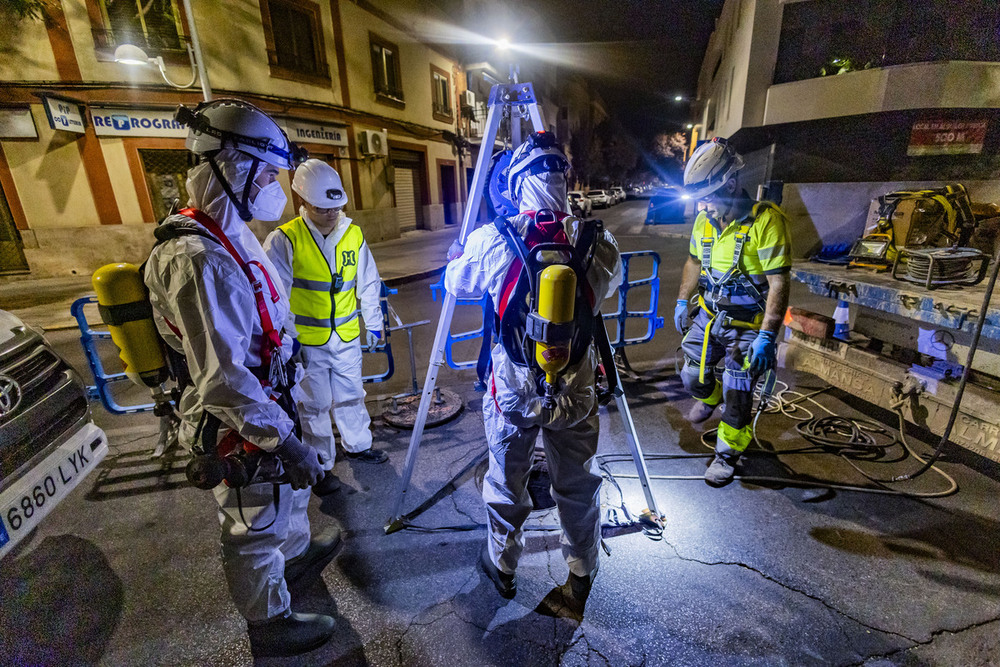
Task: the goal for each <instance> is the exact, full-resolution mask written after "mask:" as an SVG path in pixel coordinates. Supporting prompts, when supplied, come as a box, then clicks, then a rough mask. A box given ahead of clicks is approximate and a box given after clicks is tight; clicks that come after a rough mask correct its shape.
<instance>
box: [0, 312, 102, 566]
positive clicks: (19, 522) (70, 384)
mask: <svg viewBox="0 0 1000 667" xmlns="http://www.w3.org/2000/svg"><path fill="white" fill-rule="evenodd" d="M107 453H108V438H107V436H106V435H105V434H104V431H102V430H101V429H100V428H98V427H97V426H96V425H95V424H94V422H93V421H91V418H90V406H89V404H88V402H87V389H86V386H85V385H84V383H83V380H82V379H81V378H80V376H79V375H78V374H77V372H76V371H75V370H73V369H72V368H71V367H70V366H69V364H67V363H66V361H65V360H64V359H63V358H62V357H60V356H59V355H58V354H57V353H56V352H55V350H54V349H53V348H52V347H51V346H50V345H49V343H48V342H47V341H46V340H45V338H44V337H43V336H42V334H41V333H40V332H38V331H37V330H35V329H33V328H32V327H29V326H27V325H25V324H24V322H22V321H21V320H19V319H18V318H17V317H15V316H14V315H12V314H11V313H8V312H7V311H5V310H0V558H3V557H4V556H5V555H6V554H7V553H9V552H10V551H11V550H12V549H13V548H14V547H15V546H16V545H17V544H18V543H19V542H21V541H22V540H23V539H24V538H25V537H26V536H28V535H29V534H30V533H31V531H32V530H33V529H34V528H35V527H36V526H38V524H39V523H40V522H41V521H42V519H44V518H45V516H46V515H47V514H48V513H49V512H50V511H51V510H52V508H53V507H55V506H56V505H58V504H59V502H61V501H62V500H63V499H64V498H65V497H66V495H67V494H69V492H70V491H72V490H73V489H74V488H75V487H76V486H77V485H78V484H79V483H80V482H81V481H82V480H83V478H84V477H86V476H87V475H88V474H90V473H91V472H92V471H93V470H94V469H95V468H96V467H97V465H98V464H99V463H100V462H101V461H102V460H103V459H104V457H105V456H106V455H107Z"/></svg>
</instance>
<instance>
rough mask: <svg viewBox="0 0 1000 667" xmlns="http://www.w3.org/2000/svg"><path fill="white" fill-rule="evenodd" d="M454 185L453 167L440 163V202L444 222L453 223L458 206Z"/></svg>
mask: <svg viewBox="0 0 1000 667" xmlns="http://www.w3.org/2000/svg"><path fill="white" fill-rule="evenodd" d="M456 189H457V186H456V185H455V167H453V166H452V165H448V164H443V165H441V203H442V204H444V224H446V225H453V224H455V212H456V211H457V210H458V207H457V206H456V205H455V204H456V203H457V202H458V196H457V194H456Z"/></svg>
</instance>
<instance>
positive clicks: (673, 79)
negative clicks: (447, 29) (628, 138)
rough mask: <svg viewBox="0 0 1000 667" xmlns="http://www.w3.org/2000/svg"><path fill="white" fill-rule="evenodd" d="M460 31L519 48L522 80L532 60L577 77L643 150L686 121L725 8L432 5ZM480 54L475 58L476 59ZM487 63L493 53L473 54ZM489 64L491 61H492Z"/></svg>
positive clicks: (651, 2) (688, 1)
mask: <svg viewBox="0 0 1000 667" xmlns="http://www.w3.org/2000/svg"><path fill="white" fill-rule="evenodd" d="M436 4H438V5H439V6H441V7H442V8H444V9H445V10H446V11H447V12H448V14H449V15H450V16H451V17H453V19H454V20H455V21H456V23H457V24H458V25H461V26H463V27H465V28H467V29H468V30H470V31H475V32H477V33H479V34H482V35H486V36H488V37H494V38H496V37H499V36H500V35H505V36H507V37H508V38H509V40H510V41H511V42H512V43H515V44H523V45H524V48H523V49H517V50H515V51H514V53H513V57H514V58H515V59H516V60H517V62H519V63H520V64H521V67H522V74H523V76H522V79H527V78H530V70H531V68H532V58H533V57H540V58H541V59H542V60H544V61H547V62H550V63H552V62H555V63H557V64H559V65H560V66H561V67H569V68H573V69H577V70H579V71H580V72H581V73H583V74H584V75H586V76H587V78H588V79H589V80H590V81H591V82H592V83H593V84H595V86H596V88H597V90H598V92H599V93H600V94H601V95H602V97H603V98H604V100H605V103H606V104H607V107H608V111H609V112H610V113H611V115H612V116H614V117H615V118H616V119H618V120H619V121H621V122H622V124H623V125H624V126H625V128H626V129H627V130H628V131H630V132H631V133H633V135H634V136H635V137H636V139H639V140H640V141H642V142H644V140H646V139H648V138H649V137H650V136H651V135H652V134H655V133H656V132H659V131H663V130H678V129H681V128H682V127H683V124H685V123H687V122H688V120H689V115H690V114H689V106H688V102H687V101H685V102H682V103H678V102H675V101H674V96H675V95H683V96H685V98H688V99H690V98H692V97H694V95H695V93H696V88H697V82H698V70H699V68H700V66H701V61H702V58H703V56H704V53H705V48H706V46H707V44H708V38H709V36H710V35H711V34H712V30H713V29H714V27H715V19H716V18H717V17H718V15H719V13H720V12H721V11H722V6H723V4H724V0H672V1H671V0H624V1H623V0H532V1H531V2H514V1H512V0H511V1H508V2H506V3H504V2H497V0H438V1H437V3H436ZM477 50H478V52H479V54H475V52H476V51H477ZM471 51H472V52H473V54H474V55H473V57H476V55H479V56H480V57H482V58H483V59H486V58H490V53H491V51H492V49H487V48H486V47H482V48H479V49H476V48H475V47H473V48H472V49H471ZM490 59H491V60H493V59H492V58H490Z"/></svg>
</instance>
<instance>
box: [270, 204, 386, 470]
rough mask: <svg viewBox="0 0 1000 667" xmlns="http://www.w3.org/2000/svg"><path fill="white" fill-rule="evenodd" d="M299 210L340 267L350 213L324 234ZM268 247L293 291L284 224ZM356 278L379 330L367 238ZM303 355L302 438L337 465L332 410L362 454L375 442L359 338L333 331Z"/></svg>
mask: <svg viewBox="0 0 1000 667" xmlns="http://www.w3.org/2000/svg"><path fill="white" fill-rule="evenodd" d="M299 215H301V216H302V219H303V220H304V221H305V223H306V227H307V228H308V229H309V232H310V233H311V234H312V236H313V239H314V240H315V241H316V245H317V247H319V249H320V250H321V251H322V252H323V256H324V257H326V259H327V261H328V262H330V264H331V266H336V262H337V260H336V251H337V243H339V242H340V239H341V238H343V236H344V234H345V233H346V232H347V229H348V227H350V225H351V222H352V220H351V218H349V217H347V216H346V215H344V213H343V212H341V214H340V219H339V220H338V221H337V226H336V227H334V229H333V231H332V232H331V233H330V234H329V235H327V236H326V238H324V237H323V235H322V234H320V232H319V231H318V230H317V229H316V225H315V224H314V223H313V222H312V220H310V219H309V215H308V214H307V212H306V209H305V207H304V206H303V207H300V208H299ZM264 250H265V252H267V256H268V257H269V258H270V259H271V261H272V262H273V263H274V266H275V268H276V269H277V271H278V276H280V278H281V282H282V283H283V284H284V285H285V287H286V288H287V289H288V290H291V286H292V250H293V249H292V242H291V241H290V240H289V238H288V237H287V236H286V235H285V234H284V233H283V232H282V231H281V230H280V229H276V230H274V231H273V232H271V234H270V235H269V236H268V237H267V239H265V241H264ZM356 281H357V283H356V287H355V289H356V293H357V295H358V298H359V299H360V300H361V317H362V319H363V320H364V323H365V329H366V330H367V331H370V332H372V333H379V334H380V335H381V332H382V308H381V306H380V305H379V297H380V296H381V292H382V278H381V277H379V274H378V268H377V267H376V266H375V258H374V257H372V253H371V250H369V249H368V243H362V244H361V249H360V251H359V252H358V273H357V277H356ZM285 296H286V297H287V298H291V294H290V292H286V293H285ZM292 319H294V317H293V318H292ZM301 356H302V365H303V366H304V368H305V375H304V377H303V378H302V379H301V380H300V381H299V383H298V385H297V387H296V391H295V400H296V404H297V405H298V407H299V417H300V418H301V420H302V442H304V443H305V444H307V445H309V446H311V447H313V448H314V449H316V451H317V452H318V453H319V458H320V462H321V463H322V465H323V469H324V470H333V464H334V461H335V459H336V456H337V448H336V444H335V441H334V437H333V423H332V422H331V421H330V415H331V412H332V414H333V422H335V423H336V424H337V431H339V432H340V442H341V444H342V445H343V447H344V449H345V450H347V451H348V452H351V453H358V452H363V451H365V450H366V449H371V446H372V431H371V417H369V416H368V409H367V408H366V407H365V387H364V384H363V383H362V381H361V337H360V336H359V337H358V338H355V339H354V340H352V341H346V342H345V341H343V340H342V339H341V338H340V336H339V335H338V334H337V332H336V331H334V332H333V333H332V334H331V335H330V340H329V341H327V342H326V343H325V344H324V345H303V346H302V351H301Z"/></svg>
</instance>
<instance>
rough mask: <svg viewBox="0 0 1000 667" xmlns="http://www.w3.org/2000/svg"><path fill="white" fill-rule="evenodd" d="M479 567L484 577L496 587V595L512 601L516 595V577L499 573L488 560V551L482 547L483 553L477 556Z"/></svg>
mask: <svg viewBox="0 0 1000 667" xmlns="http://www.w3.org/2000/svg"><path fill="white" fill-rule="evenodd" d="M479 567H481V568H482V570H483V572H485V573H486V576H487V577H489V578H490V581H492V582H493V585H494V586H496V589H497V593H499V594H500V597H502V598H504V599H505V600H510V599H513V597H514V596H515V595H517V575H516V574H506V573H504V572H501V571H500V570H499V568H497V566H496V565H494V564H493V561H492V560H490V552H489V549H487V548H486V547H483V552H482V553H481V554H480V555H479Z"/></svg>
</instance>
